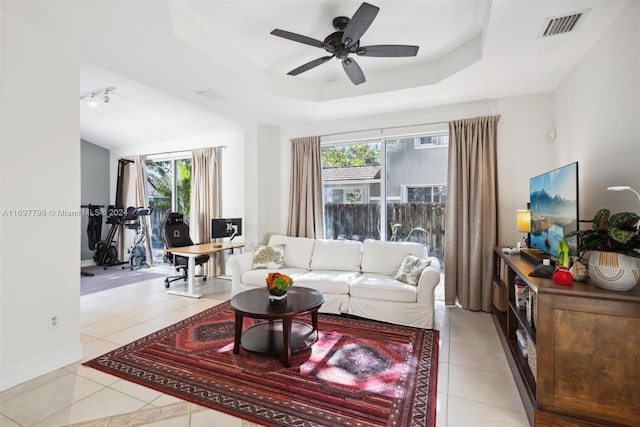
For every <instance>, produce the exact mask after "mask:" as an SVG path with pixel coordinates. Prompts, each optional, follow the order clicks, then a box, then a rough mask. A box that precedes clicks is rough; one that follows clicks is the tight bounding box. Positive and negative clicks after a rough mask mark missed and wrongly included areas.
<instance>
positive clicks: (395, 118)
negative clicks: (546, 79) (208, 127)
mask: <svg viewBox="0 0 640 427" xmlns="http://www.w3.org/2000/svg"><path fill="white" fill-rule="evenodd" d="M551 107H552V97H551V94H537V95H528V96H520V97H513V98H501V99H496V100H489V101H478V102H470V103H464V104H456V105H447V106H442V107H436V108H429V109H422V110H410V111H403V112H398V113H393V114H384V115H375V116H367V117H359V118H355V119H348V120H341V121H330V122H316V123H308V124H299V125H291V126H287V127H285V128H283V130H282V138H281V141H280V144H281V150H282V152H283V156H282V162H283V169H284V170H286V171H288V170H289V167H290V161H291V159H290V153H289V144H290V142H289V140H290V139H291V138H295V137H301V136H310V135H326V134H332V133H338V132H348V131H356V130H366V129H379V128H390V127H397V126H410V125H417V124H425V123H437V122H448V121H450V120H456V119H463V118H470V117H478V116H487V115H500V116H501V117H500V122H499V125H498V186H499V189H498V191H499V194H500V196H499V197H500V198H499V200H498V202H499V212H498V221H499V225H498V229H499V236H498V241H499V242H504V243H510V244H513V243H515V242H516V241H517V240H518V239H521V238H522V235H521V234H518V233H517V232H516V223H515V215H516V210H517V209H524V208H526V204H527V201H528V200H529V178H530V177H531V176H533V175H537V174H538V173H540V172H544V171H545V170H546V168H547V165H548V164H549V161H548V157H549V155H548V153H550V150H551V143H550V141H549V139H548V137H547V134H548V132H549V131H550V130H551V129H552V128H553V117H552V111H551ZM288 179H289V176H288V175H286V176H284V175H283V176H282V182H281V185H280V192H281V194H282V196H281V199H282V200H284V201H285V203H282V204H281V206H283V207H287V206H288V200H289V182H288ZM280 218H281V221H279V222H273V223H271V224H270V226H271V227H272V230H274V231H277V232H283V231H286V218H287V214H286V210H284V211H283V213H282V214H281V215H280Z"/></svg>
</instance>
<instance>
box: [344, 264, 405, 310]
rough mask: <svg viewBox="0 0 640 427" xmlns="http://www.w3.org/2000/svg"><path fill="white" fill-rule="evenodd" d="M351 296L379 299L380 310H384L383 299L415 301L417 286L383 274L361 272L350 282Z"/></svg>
mask: <svg viewBox="0 0 640 427" xmlns="http://www.w3.org/2000/svg"><path fill="white" fill-rule="evenodd" d="M349 293H350V294H351V298H363V299H369V300H379V301H381V303H380V310H383V311H384V301H389V302H416V301H417V300H418V288H417V287H416V286H413V285H409V284H406V283H402V282H400V281H399V280H396V279H394V278H393V277H389V276H387V275H384V274H374V273H362V274H361V275H360V276H358V277H356V278H355V279H354V280H353V281H352V282H351V287H350V288H349Z"/></svg>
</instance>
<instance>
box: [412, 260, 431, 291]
mask: <svg viewBox="0 0 640 427" xmlns="http://www.w3.org/2000/svg"><path fill="white" fill-rule="evenodd" d="M430 265H431V260H430V259H428V258H420V259H418V261H417V262H416V263H415V264H413V267H411V271H410V272H409V277H408V279H409V280H408V281H407V283H408V284H410V285H414V286H417V285H418V282H419V281H420V276H421V275H422V272H423V271H424V269H425V268H427V267H429V266H430Z"/></svg>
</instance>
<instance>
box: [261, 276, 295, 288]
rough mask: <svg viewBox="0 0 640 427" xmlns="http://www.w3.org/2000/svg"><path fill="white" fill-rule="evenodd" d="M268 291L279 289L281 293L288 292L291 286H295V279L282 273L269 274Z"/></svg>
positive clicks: (267, 280)
mask: <svg viewBox="0 0 640 427" xmlns="http://www.w3.org/2000/svg"><path fill="white" fill-rule="evenodd" d="M266 282H267V289H269V290H272V289H278V290H280V291H286V290H287V289H288V288H289V286H292V285H293V279H291V277H289V276H287V275H286V274H282V273H269V274H268V275H267V279H266Z"/></svg>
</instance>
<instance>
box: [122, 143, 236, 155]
mask: <svg viewBox="0 0 640 427" xmlns="http://www.w3.org/2000/svg"><path fill="white" fill-rule="evenodd" d="M200 148H222V149H224V148H227V146H226V145H216V146H213V147H200ZM193 150H197V148H194V149H192V150H176V151H163V152H161V153H148V154H142V156H144V157H146V156H162V155H164V154H176V153H186V152H188V151H193ZM129 157H131V156H129Z"/></svg>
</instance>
